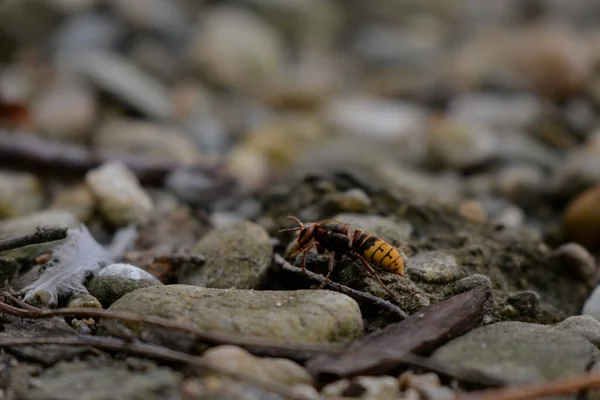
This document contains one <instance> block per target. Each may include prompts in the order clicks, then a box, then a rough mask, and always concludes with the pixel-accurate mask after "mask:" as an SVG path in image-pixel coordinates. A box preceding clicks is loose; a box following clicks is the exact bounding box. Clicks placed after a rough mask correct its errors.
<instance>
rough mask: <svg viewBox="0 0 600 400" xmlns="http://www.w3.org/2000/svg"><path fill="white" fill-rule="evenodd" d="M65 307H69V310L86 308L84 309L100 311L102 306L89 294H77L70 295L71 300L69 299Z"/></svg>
mask: <svg viewBox="0 0 600 400" xmlns="http://www.w3.org/2000/svg"><path fill="white" fill-rule="evenodd" d="M67 307H70V308H80V307H86V308H100V309H102V305H101V304H100V302H99V301H98V299H97V298H96V297H94V296H93V295H91V294H89V293H79V294H74V295H72V296H71V298H70V299H69V303H68V304H67Z"/></svg>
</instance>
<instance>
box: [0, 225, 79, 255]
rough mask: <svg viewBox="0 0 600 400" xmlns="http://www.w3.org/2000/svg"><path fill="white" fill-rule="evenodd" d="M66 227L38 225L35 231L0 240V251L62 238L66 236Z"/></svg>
mask: <svg viewBox="0 0 600 400" xmlns="http://www.w3.org/2000/svg"><path fill="white" fill-rule="evenodd" d="M67 231H68V228H44V227H43V226H41V225H40V226H38V227H37V228H36V231H35V233H33V234H31V235H25V236H20V237H18V238H14V239H6V240H2V241H0V252H3V251H8V250H14V249H18V248H20V247H25V246H29V245H32V244H41V243H48V242H54V241H55V240H62V239H65V238H66V237H67Z"/></svg>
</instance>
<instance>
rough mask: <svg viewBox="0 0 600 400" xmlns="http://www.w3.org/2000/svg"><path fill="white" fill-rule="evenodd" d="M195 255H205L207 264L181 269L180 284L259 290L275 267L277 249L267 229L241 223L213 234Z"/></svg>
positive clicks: (208, 235)
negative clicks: (272, 267)
mask: <svg viewBox="0 0 600 400" xmlns="http://www.w3.org/2000/svg"><path fill="white" fill-rule="evenodd" d="M192 253H193V254H200V255H203V256H204V257H205V258H206V261H205V262H204V263H203V264H202V265H196V264H186V265H183V266H181V268H180V270H179V279H178V282H179V283H182V284H187V285H196V286H205V287H212V288H224V289H226V288H231V287H233V288H236V289H259V288H260V287H261V285H262V284H263V283H264V279H265V277H266V274H267V271H268V268H269V266H270V265H271V258H272V256H273V248H272V246H271V242H270V240H269V235H268V233H267V231H265V230H264V228H262V227H261V226H259V225H256V224H254V223H252V222H248V221H240V222H238V223H236V224H232V225H226V226H224V227H220V228H216V229H213V230H211V231H210V232H209V233H208V234H206V235H205V236H204V237H202V239H200V240H199V241H198V243H196V245H195V246H194V248H193V250H192Z"/></svg>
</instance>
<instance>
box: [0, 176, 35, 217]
mask: <svg viewBox="0 0 600 400" xmlns="http://www.w3.org/2000/svg"><path fill="white" fill-rule="evenodd" d="M43 204H44V194H43V188H42V183H41V182H40V180H39V179H38V178H37V177H36V176H35V175H33V174H30V173H26V172H17V171H8V170H0V220H1V219H3V218H10V217H19V216H23V215H27V214H29V213H32V212H34V211H37V210H39V209H40V208H41V207H42V205H43Z"/></svg>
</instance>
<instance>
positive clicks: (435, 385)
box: [398, 370, 455, 400]
mask: <svg viewBox="0 0 600 400" xmlns="http://www.w3.org/2000/svg"><path fill="white" fill-rule="evenodd" d="M398 382H399V384H400V390H402V392H403V393H404V394H405V395H406V392H407V391H409V390H411V389H412V390H414V391H415V392H417V393H418V395H420V397H425V398H427V399H432V400H433V399H435V400H446V399H447V400H451V399H453V398H454V397H455V393H454V391H453V390H452V389H450V388H449V387H444V386H442V385H441V383H440V378H439V377H438V376H437V375H436V374H435V373H433V372H429V373H424V374H419V375H417V374H415V373H414V372H412V371H411V370H408V371H406V372H403V373H402V374H401V375H400V377H398Z"/></svg>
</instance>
